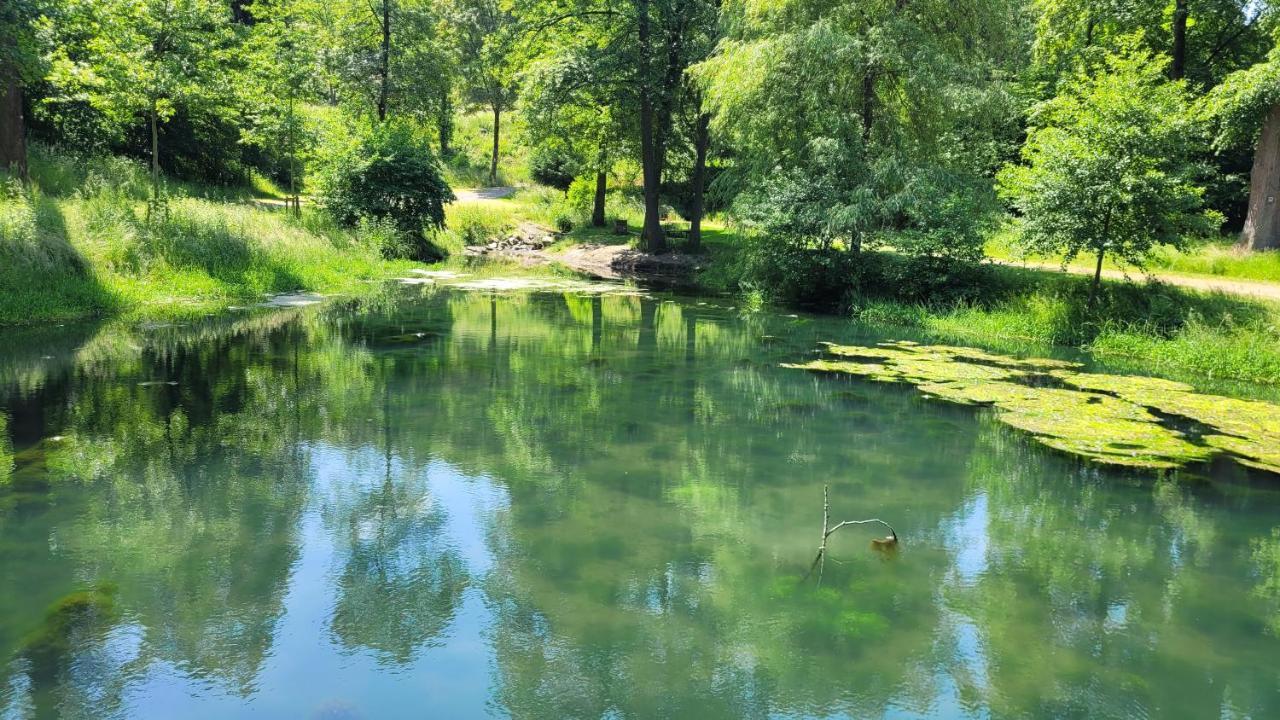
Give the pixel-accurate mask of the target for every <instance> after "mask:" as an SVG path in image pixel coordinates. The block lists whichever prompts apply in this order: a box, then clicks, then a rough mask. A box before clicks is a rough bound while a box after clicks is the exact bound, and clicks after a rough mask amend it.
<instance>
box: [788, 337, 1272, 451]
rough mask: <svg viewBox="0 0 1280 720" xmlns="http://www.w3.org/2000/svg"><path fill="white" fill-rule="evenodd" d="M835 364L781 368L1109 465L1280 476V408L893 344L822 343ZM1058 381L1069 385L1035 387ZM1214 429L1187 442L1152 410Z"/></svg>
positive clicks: (1042, 364) (1052, 363) (1046, 365)
mask: <svg viewBox="0 0 1280 720" xmlns="http://www.w3.org/2000/svg"><path fill="white" fill-rule="evenodd" d="M826 349H827V351H828V352H830V353H831V354H832V355H834V356H836V357H837V358H839V359H819V360H812V361H810V362H807V363H793V364H786V365H784V367H791V368H800V369H806V370H815V371H822V372H835V373H844V374H849V375H854V376H857V377H863V378H868V379H871V380H876V381H880V382H901V383H908V384H911V385H914V386H916V387H917V388H918V389H919V390H920V391H921V392H922V393H924V394H925V395H926V396H927V397H931V398H936V399H940V400H945V401H947V402H952V403H957V404H962V405H991V406H994V407H995V408H996V410H997V413H996V417H997V418H998V419H999V420H1000V421H1001V422H1003V423H1005V424H1006V425H1009V426H1010V427H1014V428H1017V429H1019V430H1022V431H1024V432H1027V433H1030V434H1031V435H1032V436H1033V437H1034V438H1035V439H1036V441H1037V442H1039V443H1041V444H1043V445H1045V446H1047V447H1051V448H1054V449H1057V450H1061V451H1063V452H1067V453H1071V454H1073V455H1077V456H1081V457H1084V458H1087V459H1089V460H1093V461H1095V462H1100V463H1105V464H1109V465H1121V466H1129V467H1144V468H1153V469H1163V468H1176V467H1180V466H1182V465H1185V464H1187V463H1192V462H1204V461H1207V460H1209V459H1211V458H1212V457H1213V456H1214V455H1216V454H1218V453H1219V452H1225V453H1228V454H1230V455H1231V456H1233V457H1234V458H1235V459H1236V460H1238V461H1239V462H1241V463H1243V464H1246V465H1249V466H1251V467H1256V468H1261V469H1264V470H1269V471H1271V472H1277V473H1280V406H1276V405H1272V404H1270V403H1264V402H1257V401H1252V400H1239V399H1235V398H1227V397H1219V396H1215V395H1204V394H1200V393H1196V392H1195V389H1194V388H1193V387H1192V386H1190V385H1187V384H1185V383H1178V382H1173V381H1170V380H1163V379H1160V378H1148V377H1136V376H1122V375H1105V374H1099V373H1082V372H1077V371H1076V370H1074V369H1073V368H1074V367H1076V365H1075V364H1074V363H1069V362H1066V361H1061V360H1051V359H1043V358H1014V357H1004V356H1000V355H995V354H992V353H988V352H985V351H982V350H977V349H973V348H962V347H948V346H941V345H917V344H914V343H905V342H896V343H881V344H880V345H876V346H868V347H861V346H853V345H831V344H828V345H826ZM1050 377H1052V378H1056V379H1057V380H1058V381H1060V382H1061V383H1062V384H1063V385H1066V386H1067V387H1045V386H1042V385H1041V384H1032V382H1033V381H1035V380H1036V379H1041V380H1043V379H1047V378H1050ZM1153 410H1154V411H1156V412H1159V413H1162V414H1164V415H1169V416H1177V417H1181V418H1187V419H1190V420H1194V421H1196V422H1198V423H1199V424H1200V425H1201V426H1204V427H1206V428H1208V429H1209V430H1211V431H1212V432H1203V433H1201V435H1202V436H1201V437H1198V438H1197V437H1188V436H1187V435H1186V434H1184V433H1183V432H1181V431H1179V430H1177V429H1174V428H1172V427H1170V426H1169V425H1168V424H1167V423H1166V422H1164V420H1163V419H1162V418H1161V417H1160V416H1158V415H1156V414H1155V413H1153V412H1152V411H1153Z"/></svg>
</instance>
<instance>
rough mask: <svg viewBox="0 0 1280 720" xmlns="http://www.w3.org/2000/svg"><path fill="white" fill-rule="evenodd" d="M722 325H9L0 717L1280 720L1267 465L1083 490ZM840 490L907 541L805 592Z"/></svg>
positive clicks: (1027, 453)
mask: <svg viewBox="0 0 1280 720" xmlns="http://www.w3.org/2000/svg"><path fill="white" fill-rule="evenodd" d="M725 305H727V303H724V304H719V303H715V302H711V303H705V302H704V303H700V302H698V301H696V300H687V299H679V298H674V297H667V296H663V295H660V294H659V295H655V296H653V297H651V298H642V297H622V296H612V297H603V298H599V297H596V298H592V297H576V296H572V295H561V294H554V293H543V294H536V295H517V296H508V297H501V296H499V297H492V296H490V295H487V294H484V293H471V294H467V293H463V292H460V291H454V290H444V289H434V288H431V287H416V288H408V289H406V290H404V291H403V292H399V293H394V294H392V295H391V296H388V297H386V298H382V299H380V300H378V301H376V302H369V303H364V304H354V303H349V304H347V305H344V306H333V307H325V308H314V307H313V308H300V309H290V310H285V311H278V312H265V311H264V312H255V313H244V314H241V315H236V316H233V317H232V318H229V319H227V318H220V319H209V320H207V321H204V322H200V323H194V324H187V325H182V326H136V325H132V326H123V327H122V326H119V325H103V326H98V327H65V328H44V329H40V330H31V331H25V332H23V333H10V334H8V335H5V336H0V418H2V419H0V423H3V425H4V429H3V431H0V438H3V439H0V718H6V719H7V718H27V717H94V718H109V717H129V718H184V719H185V718H237V717H252V718H330V719H338V718H399V717H405V718H409V717H413V718H420V717H439V718H470V717H490V716H493V717H516V718H662V717H670V718H686V717H689V718H697V719H698V720H709V719H711V718H775V717H776V718H809V717H823V718H827V717H851V718H866V717H892V718H969V717H973V718H1062V717H1081V718H1084V717H1088V718H1138V717H1152V718H1178V717H1186V718H1245V717H1251V718H1273V717H1280V478H1276V477H1274V476H1269V475H1264V474H1261V473H1251V472H1249V471H1246V470H1244V469H1242V468H1240V467H1238V466H1236V465H1234V464H1231V463H1227V462H1223V463H1218V464H1215V465H1213V466H1210V467H1198V468H1192V469H1189V470H1184V471H1181V472H1179V473H1175V474H1172V475H1167V476H1163V477H1160V476H1154V475H1151V474H1148V473H1143V472H1121V471H1103V470H1099V469H1097V468H1095V467H1093V466H1090V465H1087V464H1083V463H1081V462H1080V461H1077V460H1075V459H1072V458H1069V457H1065V456H1062V455H1058V454H1056V453H1054V452H1052V451H1050V450H1047V449H1044V448H1041V447H1039V446H1037V445H1035V444H1033V443H1032V442H1030V441H1029V440H1028V439H1027V438H1026V437H1025V436H1023V435H1020V434H1019V433H1018V432H1017V431H1013V430H1010V429H1008V428H1006V427H1003V426H1001V425H1000V424H998V423H997V422H995V421H994V420H993V419H992V418H991V417H990V415H989V412H990V411H983V410H976V411H975V410H974V409H972V408H964V407H957V406H951V405H946V404H940V403H933V402H929V401H927V400H924V399H922V398H921V397H920V396H919V395H918V393H916V392H914V391H913V389H911V388H904V387H899V386H885V385H877V384H874V383H864V382H860V381H857V380H853V379H841V378H834V377H820V376H815V375H812V374H809V373H805V372H802V371H796V370H785V369H781V368H779V367H777V365H778V363H779V362H783V361H796V360H802V359H805V358H810V357H813V348H814V347H815V346H816V344H817V342H818V341H820V340H834V341H846V342H856V341H857V340H859V331H857V330H855V329H854V328H852V327H851V326H849V325H848V324H847V323H843V322H839V321H836V320H820V319H814V318H806V317H793V316H787V315H784V314H756V315H751V316H746V317H744V316H741V315H739V314H738V312H737V311H734V310H730V309H729V308H728V307H725ZM862 332H865V331H862ZM862 339H866V338H865V337H864V338H862ZM827 483H829V484H830V486H831V497H832V515H833V519H836V520H839V519H853V518H863V517H868V516H878V517H882V518H885V519H888V520H889V521H890V522H892V523H893V524H894V525H895V527H896V528H897V530H898V533H899V534H900V535H901V537H902V547H901V549H900V551H899V552H898V553H896V555H881V554H879V553H877V552H874V551H873V550H871V549H870V548H869V547H868V541H869V539H870V538H871V537H872V536H873V535H874V534H876V533H874V531H872V530H871V529H868V528H859V527H855V528H846V529H844V530H842V531H840V533H838V534H836V535H834V536H832V540H831V554H830V557H829V559H828V560H827V562H826V563H825V564H824V567H823V569H822V574H821V577H820V578H819V577H817V576H816V575H810V576H808V577H806V573H807V571H808V570H809V568H810V564H811V561H812V560H813V556H814V551H815V549H816V546H817V544H818V541H819V535H820V531H821V524H822V488H823V485H824V484H827Z"/></svg>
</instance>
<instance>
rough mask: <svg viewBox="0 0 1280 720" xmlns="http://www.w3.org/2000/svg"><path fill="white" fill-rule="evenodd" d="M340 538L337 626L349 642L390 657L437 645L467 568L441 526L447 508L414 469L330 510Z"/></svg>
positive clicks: (462, 587)
mask: <svg viewBox="0 0 1280 720" xmlns="http://www.w3.org/2000/svg"><path fill="white" fill-rule="evenodd" d="M326 515H327V516H329V517H330V518H331V520H332V522H333V523H334V524H335V525H339V527H335V528H334V530H335V533H334V535H335V537H336V539H337V540H338V541H339V542H340V543H341V545H342V547H341V548H340V549H339V557H341V558H344V559H343V560H342V563H343V564H342V568H341V572H340V574H339V575H338V578H337V588H336V590H337V593H338V600H337V604H336V606H335V607H334V610H333V618H332V621H331V622H332V625H331V627H332V631H333V633H334V635H335V636H336V637H337V638H338V641H339V642H340V643H341V644H342V645H344V646H345V647H347V648H350V649H356V648H368V649H371V650H375V651H377V652H378V653H380V656H381V657H383V658H384V659H386V660H387V661H391V662H407V661H409V660H410V659H411V658H412V657H413V654H414V653H415V651H417V650H418V649H420V648H422V647H424V646H429V645H434V644H439V643H440V642H441V641H442V633H443V632H444V630H445V629H446V628H447V627H448V625H449V623H450V622H451V621H452V619H453V617H454V614H455V613H456V612H457V608H458V606H459V604H460V603H461V600H462V593H463V590H465V588H466V585H467V571H466V567H465V565H464V563H463V561H462V559H461V557H459V556H458V554H457V552H456V550H455V549H453V548H452V547H450V546H448V545H447V544H445V539H444V538H443V537H442V536H441V531H442V529H443V525H444V522H445V516H444V512H443V509H442V508H441V507H440V506H439V505H437V504H435V503H433V502H432V499H431V496H430V494H429V492H428V491H427V488H426V484H425V482H423V481H422V480H421V479H419V478H418V477H414V475H413V474H406V475H399V476H398V477H397V478H396V480H395V481H394V482H392V481H388V482H386V483H382V484H379V485H377V486H374V487H369V488H362V489H360V490H359V491H357V492H356V493H354V496H353V497H351V498H350V504H349V505H346V506H345V507H340V508H329V509H327V510H326Z"/></svg>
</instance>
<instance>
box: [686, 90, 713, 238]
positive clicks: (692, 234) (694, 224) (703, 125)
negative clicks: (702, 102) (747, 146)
mask: <svg viewBox="0 0 1280 720" xmlns="http://www.w3.org/2000/svg"><path fill="white" fill-rule="evenodd" d="M710 130H711V115H710V114H708V113H702V114H700V115H698V126H697V127H696V128H695V129H694V137H693V153H694V156H693V178H692V183H693V208H691V210H690V217H689V249H690V250H697V249H699V248H701V247H702V208H703V207H704V205H705V203H704V202H703V196H704V194H705V192H706V189H707V188H706V184H707V147H708V146H709V145H710V144H711V132H710Z"/></svg>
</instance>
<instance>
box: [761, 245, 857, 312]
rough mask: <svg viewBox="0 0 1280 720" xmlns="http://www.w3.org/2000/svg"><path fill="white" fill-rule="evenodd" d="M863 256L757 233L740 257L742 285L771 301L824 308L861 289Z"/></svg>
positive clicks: (843, 301)
mask: <svg viewBox="0 0 1280 720" xmlns="http://www.w3.org/2000/svg"><path fill="white" fill-rule="evenodd" d="M858 260H859V256H858V255H857V254H855V253H851V252H848V251H846V250H841V249H836V248H831V247H813V246H812V245H811V244H810V243H808V242H806V241H804V240H803V239H800V238H796V237H794V236H774V237H766V236H755V237H752V238H751V239H749V240H748V241H747V243H746V247H745V248H744V250H743V252H742V254H741V256H740V263H741V267H740V277H739V281H738V282H739V285H740V286H741V287H742V289H744V290H748V291H750V290H757V291H760V292H762V293H763V294H764V296H765V297H767V298H768V299H769V300H771V301H776V302H782V303H786V304H795V305H801V306H807V307H816V308H822V309H833V308H839V307H843V306H845V305H847V304H848V300H849V298H850V297H851V296H852V294H853V293H854V292H856V290H857V288H858V284H859V283H858V279H859V272H858Z"/></svg>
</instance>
